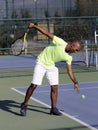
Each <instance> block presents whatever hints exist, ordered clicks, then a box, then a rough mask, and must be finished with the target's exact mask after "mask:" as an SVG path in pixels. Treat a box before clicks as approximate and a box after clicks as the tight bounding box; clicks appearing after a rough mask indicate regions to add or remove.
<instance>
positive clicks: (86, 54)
mask: <svg viewBox="0 0 98 130" xmlns="http://www.w3.org/2000/svg"><path fill="white" fill-rule="evenodd" d="M85 56H86V57H85V58H86V66H87V67H88V44H87V40H86V41H85Z"/></svg>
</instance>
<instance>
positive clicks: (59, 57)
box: [37, 36, 72, 67]
mask: <svg viewBox="0 0 98 130" xmlns="http://www.w3.org/2000/svg"><path fill="white" fill-rule="evenodd" d="M67 44H68V43H67V42H65V41H64V40H63V39H61V38H59V37H57V36H54V38H53V41H52V42H51V44H49V45H48V46H47V47H46V48H45V49H44V50H43V51H42V52H41V53H40V55H39V56H38V58H37V60H38V62H40V63H42V64H43V65H45V66H47V67H51V66H54V65H55V63H56V62H59V61H65V62H66V63H67V64H69V65H70V64H71V62H72V55H71V54H69V53H67V52H65V48H66V45H67Z"/></svg>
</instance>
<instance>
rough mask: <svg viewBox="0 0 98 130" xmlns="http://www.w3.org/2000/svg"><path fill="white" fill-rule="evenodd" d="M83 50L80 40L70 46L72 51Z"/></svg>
mask: <svg viewBox="0 0 98 130" xmlns="http://www.w3.org/2000/svg"><path fill="white" fill-rule="evenodd" d="M80 50H81V45H80V43H79V42H73V43H72V44H71V47H70V52H71V53H76V52H78V51H80Z"/></svg>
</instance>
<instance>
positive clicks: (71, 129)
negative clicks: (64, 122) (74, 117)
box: [47, 126, 87, 130]
mask: <svg viewBox="0 0 98 130" xmlns="http://www.w3.org/2000/svg"><path fill="white" fill-rule="evenodd" d="M82 129H87V127H86V126H73V127H70V126H69V127H67V128H55V129H47V130H82Z"/></svg>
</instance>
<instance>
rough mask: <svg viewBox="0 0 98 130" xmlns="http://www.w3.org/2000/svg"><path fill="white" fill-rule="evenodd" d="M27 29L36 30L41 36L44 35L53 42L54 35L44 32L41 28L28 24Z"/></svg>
mask: <svg viewBox="0 0 98 130" xmlns="http://www.w3.org/2000/svg"><path fill="white" fill-rule="evenodd" d="M28 28H29V29H31V28H35V29H36V30H38V31H39V32H41V33H42V34H44V35H46V36H47V37H49V38H50V39H51V40H53V37H54V35H53V34H52V33H50V32H48V31H46V30H44V29H43V28H41V27H39V26H37V25H35V24H33V23H30V24H29V26H28Z"/></svg>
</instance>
